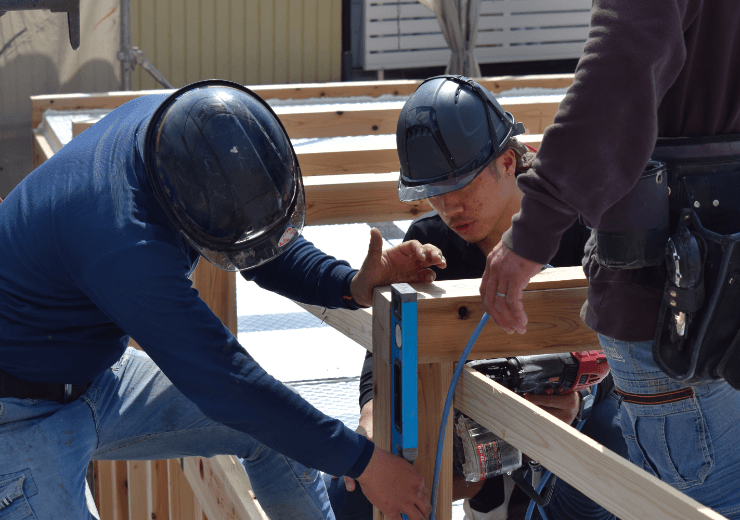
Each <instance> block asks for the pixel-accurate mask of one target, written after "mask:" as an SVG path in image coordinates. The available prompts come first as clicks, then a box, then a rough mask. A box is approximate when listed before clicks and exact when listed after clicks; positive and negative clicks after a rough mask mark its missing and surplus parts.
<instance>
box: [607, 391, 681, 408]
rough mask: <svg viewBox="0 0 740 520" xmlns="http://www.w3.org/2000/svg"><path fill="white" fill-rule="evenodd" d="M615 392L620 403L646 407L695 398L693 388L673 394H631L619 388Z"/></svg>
mask: <svg viewBox="0 0 740 520" xmlns="http://www.w3.org/2000/svg"><path fill="white" fill-rule="evenodd" d="M614 391H615V393H616V394H617V396H619V402H620V403H622V402H627V403H634V404H644V405H651V404H666V403H675V402H676V401H683V400H684V399H691V398H692V397H694V389H693V388H691V387H689V388H684V389H682V390H674V391H672V392H664V393H662V394H631V393H629V392H623V391H622V390H620V389H619V388H615V389H614Z"/></svg>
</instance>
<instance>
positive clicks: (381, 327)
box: [372, 287, 432, 520]
mask: <svg viewBox="0 0 740 520" xmlns="http://www.w3.org/2000/svg"><path fill="white" fill-rule="evenodd" d="M390 294H391V289H390V287H383V288H377V289H375V290H374V291H373V309H374V312H375V316H374V317H373V329H372V331H373V337H372V343H373V442H374V443H375V445H376V446H378V447H380V448H383V449H384V450H386V451H389V452H391V451H392V450H391V428H392V422H391V365H390V363H391V361H390V360H391V298H390ZM426 482H427V486H431V482H432V481H431V480H428V479H427V481H426ZM383 518H384V515H383V514H382V513H381V512H380V510H379V509H378V508H377V507H373V520H382V519H383Z"/></svg>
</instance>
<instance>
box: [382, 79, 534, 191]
mask: <svg viewBox="0 0 740 520" xmlns="http://www.w3.org/2000/svg"><path fill="white" fill-rule="evenodd" d="M524 131H525V130H524V125H522V124H521V123H517V122H516V121H514V116H512V115H511V114H510V113H509V112H505V111H504V109H503V108H501V105H499V103H498V101H496V98H494V97H493V94H491V93H490V92H488V90H486V89H485V88H483V87H482V86H481V85H479V84H478V83H476V82H475V81H473V80H471V79H468V78H466V77H464V76H449V75H444V76H435V77H433V78H429V79H427V80H426V81H424V82H423V83H422V84H421V85H419V88H417V89H416V91H415V92H414V93H413V94H412V95H411V97H410V98H409V99H408V101H406V104H405V105H404V106H403V109H402V110H401V115H400V116H399V118H398V127H397V129H396V144H397V146H398V159H399V161H400V163H401V176H400V178H399V180H398V197H399V198H400V199H401V200H402V201H412V200H419V199H425V198H429V197H436V196H437V195H443V194H445V193H449V192H451V191H455V190H458V189H460V188H462V187H463V186H465V185H467V184H468V183H469V182H471V181H472V180H473V179H474V178H475V177H476V176H477V175H478V174H479V173H480V172H481V171H483V169H484V168H485V167H486V166H488V165H489V164H490V163H491V161H493V160H494V159H495V158H496V157H498V156H499V154H500V153H501V152H502V151H503V150H504V147H505V146H506V144H507V143H508V142H509V140H510V139H511V138H512V137H514V136H516V135H520V134H523V133H524Z"/></svg>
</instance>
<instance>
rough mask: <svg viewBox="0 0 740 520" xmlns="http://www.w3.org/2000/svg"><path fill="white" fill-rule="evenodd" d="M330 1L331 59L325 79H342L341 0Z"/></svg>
mask: <svg viewBox="0 0 740 520" xmlns="http://www.w3.org/2000/svg"><path fill="white" fill-rule="evenodd" d="M331 2H332V11H331V12H332V21H331V26H330V30H331V36H332V38H331V40H332V45H331V48H330V55H329V58H330V60H331V72H330V76H329V77H328V78H326V79H327V81H341V80H342V0H331Z"/></svg>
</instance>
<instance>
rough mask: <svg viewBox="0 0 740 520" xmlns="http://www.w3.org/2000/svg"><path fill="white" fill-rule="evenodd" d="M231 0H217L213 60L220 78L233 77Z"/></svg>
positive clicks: (217, 75) (217, 76)
mask: <svg viewBox="0 0 740 520" xmlns="http://www.w3.org/2000/svg"><path fill="white" fill-rule="evenodd" d="M230 3H231V2H230V1H229V0H215V5H214V9H215V15H214V16H215V19H214V31H215V35H216V37H215V47H214V56H213V60H214V63H215V64H216V65H215V70H216V72H215V74H216V75H215V76H214V77H216V78H219V79H229V78H231V77H232V76H231V67H230V64H229V62H230V58H231V51H230V49H229V28H230V26H231V24H230V23H229V18H230V17H231V8H230Z"/></svg>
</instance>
